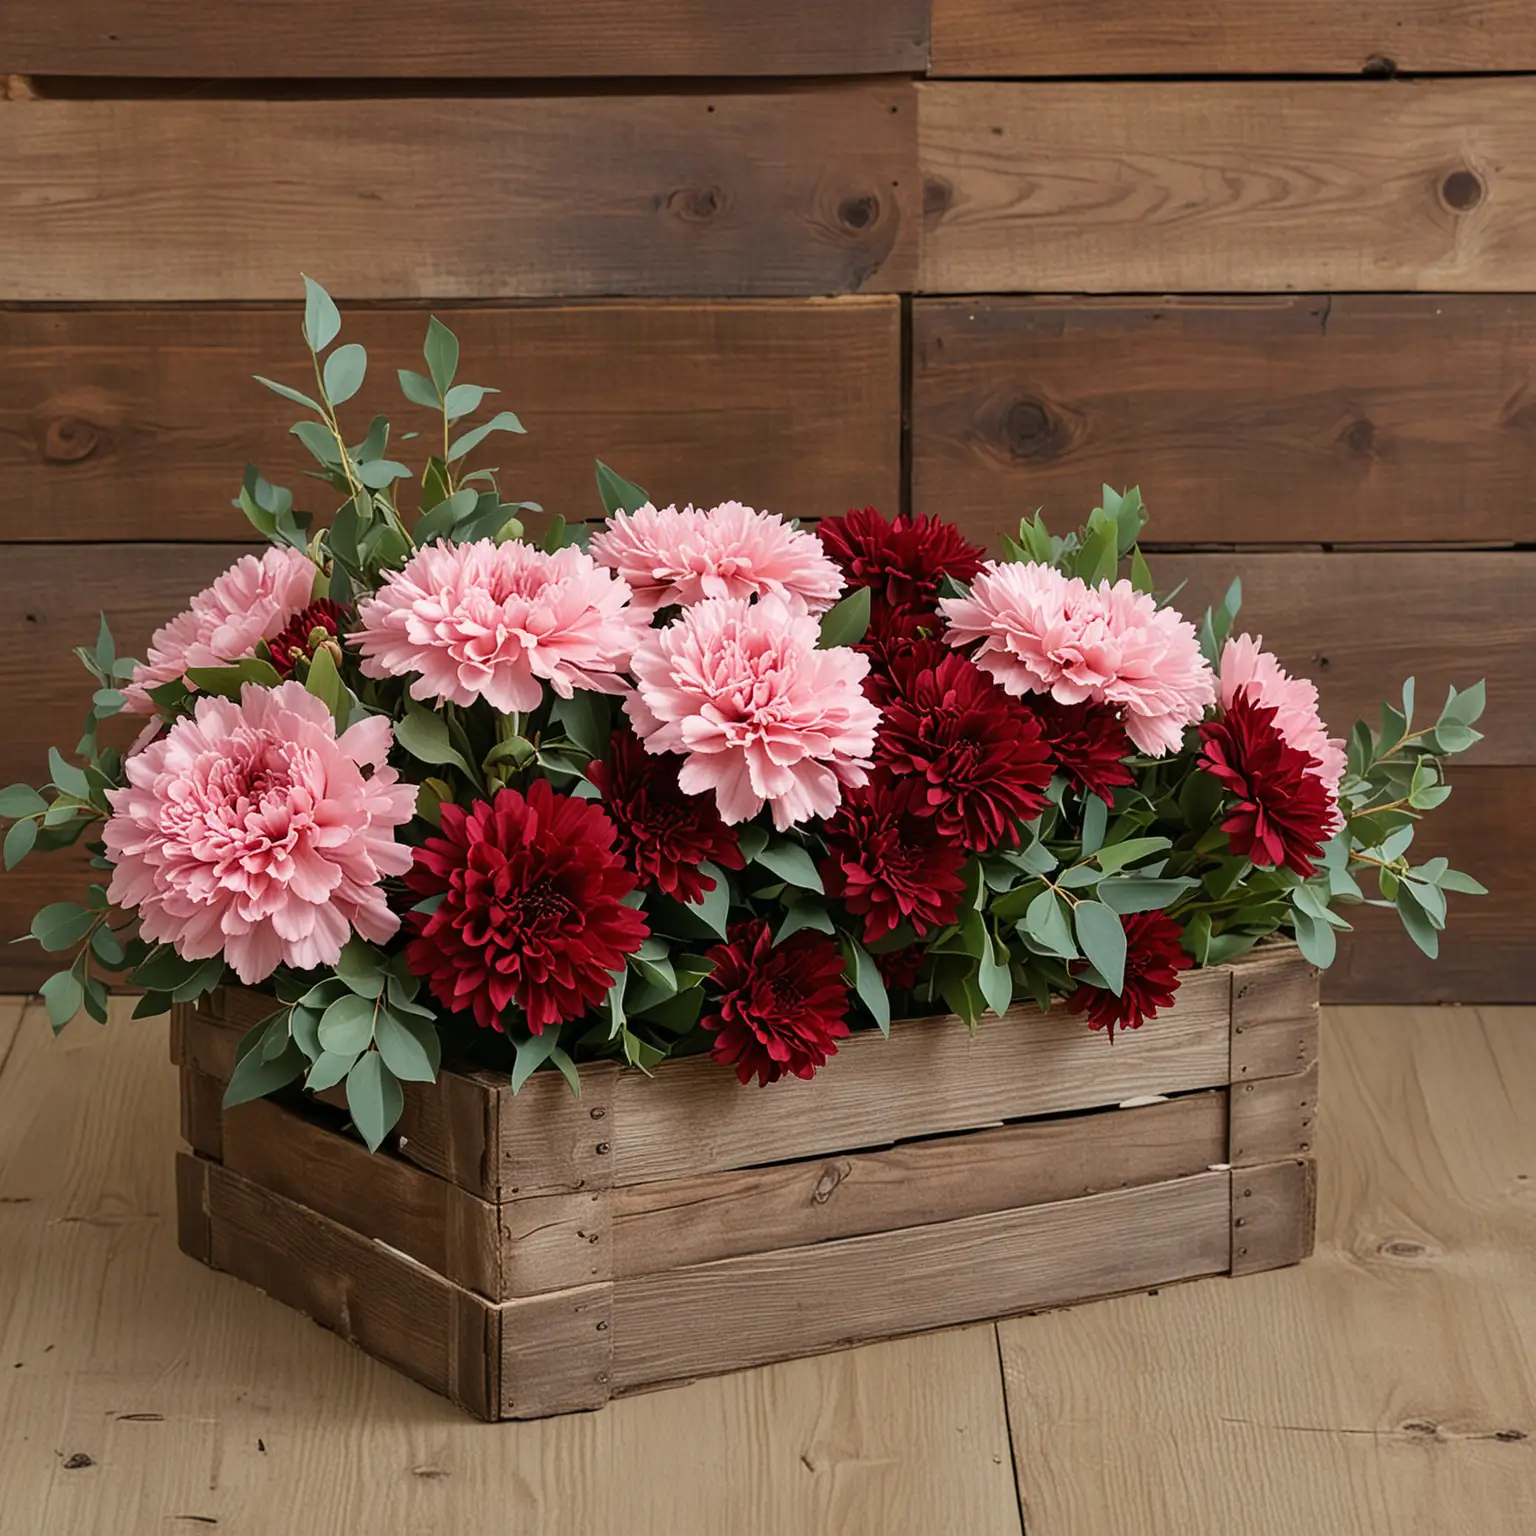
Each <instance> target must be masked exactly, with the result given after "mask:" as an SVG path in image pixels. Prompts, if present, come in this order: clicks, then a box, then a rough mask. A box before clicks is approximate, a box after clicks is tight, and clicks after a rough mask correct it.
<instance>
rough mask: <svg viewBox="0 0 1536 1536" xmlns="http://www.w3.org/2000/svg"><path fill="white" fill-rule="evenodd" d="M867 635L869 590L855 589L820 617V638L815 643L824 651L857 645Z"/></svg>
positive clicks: (866, 588) (863, 588)
mask: <svg viewBox="0 0 1536 1536" xmlns="http://www.w3.org/2000/svg"><path fill="white" fill-rule="evenodd" d="M868 633H869V588H868V587H855V588H854V589H853V591H852V592H850V593H849V594H848V595H847V597H845V598H844V599H843V600H842V601H841V602H840V603H834V604H833V606H832V607H830V608H829V609H827V611H826V612H825V613H824V614H822V616H821V638H820V639H819V640H818V641H817V642H816V644H817V646H818V647H819V648H820V649H821V650H824V651H830V650H832V649H833V648H834V647H836V646H840V645H857V644H858V643H859V641H861V640H862V639H863V638H864V636H865V635H866V634H868Z"/></svg>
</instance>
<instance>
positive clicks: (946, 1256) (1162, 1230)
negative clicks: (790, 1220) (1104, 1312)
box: [613, 1173, 1229, 1389]
mask: <svg viewBox="0 0 1536 1536" xmlns="http://www.w3.org/2000/svg"><path fill="white" fill-rule="evenodd" d="M1228 1203H1229V1187H1228V1175H1227V1174H1225V1173H1201V1174H1196V1175H1194V1176H1193V1177H1192V1178H1186V1179H1175V1180H1172V1181H1170V1182H1169V1183H1166V1184H1153V1185H1149V1186H1147V1187H1145V1188H1142V1189H1130V1190H1118V1191H1115V1192H1113V1193H1110V1194H1103V1195H1091V1196H1088V1197H1086V1198H1084V1199H1081V1200H1067V1201H1061V1202H1059V1203H1057V1204H1055V1205H1042V1206H1035V1207H1032V1208H1030V1209H1026V1210H1022V1211H1002V1212H999V1213H997V1214H995V1215H989V1216H970V1217H966V1218H964V1219H963V1220H959V1221H945V1222H937V1223H935V1224H933V1225H931V1226H926V1227H909V1228H907V1229H906V1230H904V1231H900V1232H886V1233H879V1234H876V1235H874V1236H869V1237H853V1238H847V1239H844V1240H842V1241H840V1242H829V1243H820V1244H817V1245H815V1246H814V1247H808V1248H792V1249H786V1250H783V1251H781V1252H778V1253H770V1254H754V1255H749V1256H747V1257H743V1258H738V1259H723V1260H721V1261H720V1262H718V1263H715V1264H703V1265H699V1266H697V1267H695V1268H692V1269H686V1270H675V1271H672V1272H670V1273H668V1274H665V1275H657V1276H653V1277H650V1278H648V1279H639V1280H631V1281H623V1282H620V1283H619V1284H616V1285H615V1286H614V1291H613V1326H614V1340H613V1346H614V1347H613V1376H614V1384H615V1386H616V1387H617V1388H619V1389H623V1388H624V1387H627V1386H633V1385H639V1384H642V1383H651V1382H658V1381H666V1380H669V1379H676V1378H686V1377H688V1376H692V1375H702V1374H705V1373H707V1372H710V1371H719V1370H734V1369H737V1368H738V1367H740V1366H742V1365H746V1364H751V1363H754V1362H756V1361H765V1360H773V1359H777V1358H782V1357H783V1356H784V1355H787V1354H803V1353H807V1352H810V1351H813V1350H818V1349H830V1348H833V1347H835V1346H837V1345H839V1344H846V1343H849V1342H851V1341H853V1340H856V1339H859V1338H870V1337H876V1336H879V1335H881V1334H887V1333H896V1332H900V1331H904V1330H907V1329H911V1328H934V1327H943V1326H945V1325H947V1324H950V1323H955V1322H962V1321H966V1320H968V1319H970V1318H973V1317H982V1316H995V1315H998V1314H1006V1313H1009V1312H1021V1311H1024V1310H1026V1309H1033V1308H1038V1307H1049V1306H1056V1305H1060V1304H1061V1303H1063V1302H1069V1301H1076V1300H1080V1299H1082V1298H1083V1297H1089V1296H1098V1295H1109V1294H1112V1293H1115V1292H1119V1291H1127V1290H1137V1289H1140V1288H1141V1287H1143V1286H1146V1285H1157V1284H1162V1283H1164V1282H1168V1281H1173V1280H1179V1279H1188V1278H1190V1277H1192V1276H1195V1275H1210V1274H1218V1273H1221V1272H1223V1271H1225V1270H1226V1268H1227V1265H1228V1262H1229V1234H1228V1230H1227V1223H1228V1220H1229V1212H1228ZM684 1297H686V1298H687V1302H688V1305H687V1306H686V1307H681V1308H680V1307H679V1306H678V1301H679V1300H680V1299H681V1298H684Z"/></svg>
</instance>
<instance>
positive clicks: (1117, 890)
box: [1098, 875, 1200, 917]
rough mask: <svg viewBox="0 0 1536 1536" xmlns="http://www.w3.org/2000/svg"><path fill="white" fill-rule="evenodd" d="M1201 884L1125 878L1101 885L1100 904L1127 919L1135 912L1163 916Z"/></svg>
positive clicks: (1187, 880) (1185, 880)
mask: <svg viewBox="0 0 1536 1536" xmlns="http://www.w3.org/2000/svg"><path fill="white" fill-rule="evenodd" d="M1199 884H1200V882H1199V881H1198V880H1195V879H1191V878H1190V877H1189V876H1187V875H1186V876H1180V877H1179V878H1178V879H1172V880H1146V879H1142V878H1140V877H1138V876H1136V875H1125V876H1122V877H1119V878H1117V879H1114V880H1103V881H1100V883H1099V893H1098V894H1099V900H1100V901H1102V902H1103V903H1104V905H1105V906H1106V907H1112V908H1113V909H1114V910H1115V911H1116V912H1118V913H1120V915H1121V916H1122V917H1124V916H1125V915H1126V914H1127V913H1131V912H1160V911H1162V910H1163V908H1164V907H1167V906H1170V905H1172V903H1174V902H1175V901H1177V900H1178V899H1179V897H1180V896H1182V895H1183V894H1184V892H1185V891H1189V890H1194V889H1195V888H1196V887H1197V886H1198V885H1199Z"/></svg>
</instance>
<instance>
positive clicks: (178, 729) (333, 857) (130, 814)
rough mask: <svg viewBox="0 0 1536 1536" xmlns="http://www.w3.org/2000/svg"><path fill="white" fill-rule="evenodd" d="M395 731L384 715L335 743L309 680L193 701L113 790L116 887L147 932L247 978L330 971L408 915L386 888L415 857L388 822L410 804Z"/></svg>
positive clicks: (117, 899) (111, 842)
mask: <svg viewBox="0 0 1536 1536" xmlns="http://www.w3.org/2000/svg"><path fill="white" fill-rule="evenodd" d="M392 740H393V736H392V733H391V731H390V728H389V722H388V721H387V720H385V719H384V718H383V717H382V716H379V715H375V716H372V717H371V718H369V719H367V720H362V721H359V722H358V723H357V724H356V725H354V726H353V727H352V728H351V729H350V730H348V731H345V732H344V733H343V734H342V735H341V736H340V737H338V736H337V735H336V727H335V724H334V722H333V721H332V719H331V712H330V710H328V709H327V708H326V706H325V705H324V704H323V703H322V702H321V701H320V700H319V699H317V698H315V697H314V695H313V694H311V693H309V692H307V691H306V690H305V688H304V686H303V685H302V684H301V683H284V684H282V685H281V686H280V687H277V688H259V687H257V686H256V685H255V684H253V683H247V684H246V686H245V687H244V689H242V691H241V701H240V703H238V704H235V703H232V702H231V701H230V700H228V699H220V698H204V699H199V700H198V702H197V706H196V713H195V715H194V717H193V718H192V719H190V720H180V721H178V722H177V723H176V724H175V725H173V726H172V727H171V729H170V731H169V732H168V733H167V734H166V735H165V736H164V737H162V738H161V739H160V740H159V741H155V742H152V743H151V744H150V745H149V746H147V747H146V748H145V749H144V750H143V751H142V752H140V753H137V754H136V755H135V756H133V757H130V758H129V759H128V762H127V765H126V772H127V775H128V785H127V787H126V788H125V789H115V790H109V791H108V792H107V798H108V800H109V801H110V802H111V805H112V815H111V817H110V818H109V819H108V821H107V824H106V830H105V833H104V839H105V842H106V847H107V852H108V854H109V855H110V856H111V858H112V859H113V861H114V862H115V864H116V866H117V867H116V869H115V870H114V871H113V874H112V883H111V885H110V886H109V887H108V889H107V895H108V897H109V898H110V899H111V900H112V901H113V902H114V903H116V904H117V905H118V906H120V907H124V908H136V909H137V910H138V914H139V929H140V932H141V933H142V934H143V935H144V937H145V938H146V939H152V940H157V941H159V942H161V943H167V944H171V945H173V946H174V947H175V950H176V953H177V954H178V955H180V956H181V957H182V958H183V959H185V960H204V959H208V958H209V957H211V956H213V955H217V954H220V953H222V954H223V956H224V958H225V959H226V960H227V961H228V962H229V964H230V965H231V966H233V967H234V970H235V974H236V975H237V976H239V978H240V980H241V981H243V982H246V983H250V982H256V981H260V980H262V978H263V977H266V976H270V975H271V974H272V972H273V971H274V970H275V969H276V968H277V966H278V965H279V964H286V965H291V966H294V967H296V968H297V969H299V970H310V969H311V968H313V967H314V966H327V965H334V964H335V963H336V959H337V957H338V956H339V955H340V954H341V947H342V945H343V944H345V943H346V942H347V939H348V937H349V936H350V934H351V932H352V930H353V929H355V930H356V931H357V932H358V933H360V934H362V936H363V937H364V938H366V939H371V940H373V941H374V942H375V943H383V942H384V940H385V939H388V938H389V937H390V936H391V935H392V934H393V933H394V932H395V930H396V929H397V928H398V927H399V926H400V919H399V918H398V917H396V916H395V914H394V913H393V912H391V911H390V910H389V907H388V906H387V905H386V904H385V900H384V893H383V891H381V890H380V889H379V884H378V882H379V881H380V879H381V878H383V877H384V876H385V875H403V874H404V873H405V872H406V870H408V869H409V868H410V867H411V850H410V849H409V848H408V847H406V846H404V845H403V844H400V843H397V842H396V841H395V840H394V829H395V828H396V827H397V826H399V825H400V823H401V822H403V821H407V820H409V818H410V816H411V814H412V812H413V810H414V808H415V804H416V790H415V786H414V785H411V784H401V783H399V782H398V775H397V774H396V773H395V771H394V769H392V768H389V767H387V766H386V765H385V761H384V760H385V758H386V756H387V755H388V753H389V748H390V743H391V741H392ZM364 770H372V771H371V772H365V771H364Z"/></svg>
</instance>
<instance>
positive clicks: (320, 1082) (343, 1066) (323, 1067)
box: [304, 1051, 360, 1093]
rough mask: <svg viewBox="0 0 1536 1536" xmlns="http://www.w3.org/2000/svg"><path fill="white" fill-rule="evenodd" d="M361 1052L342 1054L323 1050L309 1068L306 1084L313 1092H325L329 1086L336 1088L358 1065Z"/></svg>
mask: <svg viewBox="0 0 1536 1536" xmlns="http://www.w3.org/2000/svg"><path fill="white" fill-rule="evenodd" d="M359 1054H360V1053H359V1052H357V1051H347V1052H346V1053H345V1054H340V1055H338V1054H337V1053H336V1052H335V1051H321V1052H320V1054H319V1055H318V1056H316V1057H315V1058H314V1062H315V1064H314V1066H312V1067H311V1068H310V1069H309V1076H308V1077H306V1078H305V1079H304V1086H305V1087H306V1088H307V1089H308V1090H309V1091H310V1092H311V1093H324V1092H325V1090H326V1089H327V1088H334V1087H335V1086H336V1084H337V1083H339V1082H340V1081H341V1080H342V1079H343V1078H344V1077H345V1076H346V1075H347V1073H349V1072H350V1071H351V1070H352V1068H353V1067H354V1066H356V1065H357V1058H358V1055H359Z"/></svg>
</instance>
